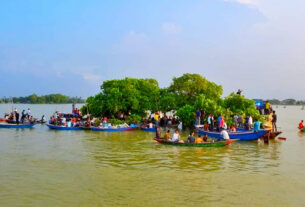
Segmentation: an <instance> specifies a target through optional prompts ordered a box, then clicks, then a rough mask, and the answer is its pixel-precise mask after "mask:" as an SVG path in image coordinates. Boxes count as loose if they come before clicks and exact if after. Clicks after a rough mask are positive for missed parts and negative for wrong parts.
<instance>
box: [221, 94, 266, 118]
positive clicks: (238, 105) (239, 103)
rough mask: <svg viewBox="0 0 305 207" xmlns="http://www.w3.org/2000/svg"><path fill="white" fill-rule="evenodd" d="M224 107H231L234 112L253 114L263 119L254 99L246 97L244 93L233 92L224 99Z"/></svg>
mask: <svg viewBox="0 0 305 207" xmlns="http://www.w3.org/2000/svg"><path fill="white" fill-rule="evenodd" d="M223 107H224V109H229V110H230V111H231V112H232V113H233V114H244V115H248V114H249V115H251V116H252V117H253V118H254V119H259V120H261V119H262V116H261V115H260V114H259V111H258V110H257V109H256V107H255V102H254V101H253V100H249V99H246V98H245V97H244V96H242V95H237V94H235V93H231V94H230V95H229V96H227V97H226V98H225V99H224V102H223Z"/></svg>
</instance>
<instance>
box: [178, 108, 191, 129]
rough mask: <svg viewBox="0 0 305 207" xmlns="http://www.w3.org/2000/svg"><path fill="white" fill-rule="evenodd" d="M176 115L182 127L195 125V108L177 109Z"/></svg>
mask: <svg viewBox="0 0 305 207" xmlns="http://www.w3.org/2000/svg"><path fill="white" fill-rule="evenodd" d="M176 115H177V116H178V117H179V120H180V121H182V123H183V127H192V126H193V125H194V123H195V107H194V106H191V105H185V106H183V107H181V108H179V109H178V111H177V113H176Z"/></svg>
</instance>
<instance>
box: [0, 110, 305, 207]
mask: <svg viewBox="0 0 305 207" xmlns="http://www.w3.org/2000/svg"><path fill="white" fill-rule="evenodd" d="M14 107H17V108H18V110H19V111H21V110H22V109H27V108H28V107H30V108H31V111H32V114H33V115H34V116H36V117H40V116H41V115H43V114H45V115H47V117H49V116H50V115H51V113H52V112H54V111H55V110H59V111H64V112H70V111H71V105H15V106H14ZM10 108H11V106H10V105H0V115H1V116H2V114H3V113H5V112H7V111H8V110H9V109H10ZM276 110H277V113H278V125H279V126H280V127H281V129H282V130H283V131H284V133H283V134H282V135H281V136H282V137H286V138H287V141H280V140H275V141H272V142H270V143H269V144H264V143H261V142H237V143H234V144H233V145H230V146H228V147H223V148H186V147H173V146H163V145H159V144H157V143H155V142H154V141H153V140H152V138H153V136H154V134H153V133H148V132H142V131H140V130H138V131H133V132H120V133H105V132H92V131H52V130H49V129H48V128H47V127H46V126H44V125H36V126H35V127H34V128H33V129H27V130H26V129H24V130H18V129H17V130H16V129H0V206H6V207H10V206H12V207H16V206H31V207H36V206H37V207H41V206H44V207H48V206H50V207H54V206H61V207H71V206H73V207H74V206H90V207H95V206H132V207H137V206H139V207H144V206H145V207H150V206H158V207H162V206H164V207H170V206H193V207H194V206H248V207H249V206H304V205H305V196H304V194H305V134H304V135H303V134H299V133H298V130H297V128H296V127H297V124H298V122H299V121H300V120H301V119H305V111H303V110H301V107H296V106H289V107H287V108H285V109H284V108H283V107H279V108H277V109H276Z"/></svg>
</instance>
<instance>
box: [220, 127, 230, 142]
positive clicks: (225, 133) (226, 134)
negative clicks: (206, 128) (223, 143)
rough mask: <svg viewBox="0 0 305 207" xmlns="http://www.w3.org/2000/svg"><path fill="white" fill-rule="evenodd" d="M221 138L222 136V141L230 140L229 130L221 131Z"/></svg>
mask: <svg viewBox="0 0 305 207" xmlns="http://www.w3.org/2000/svg"><path fill="white" fill-rule="evenodd" d="M220 136H221V138H222V139H225V140H227V139H230V136H229V134H228V132H227V130H225V129H222V130H221V132H220Z"/></svg>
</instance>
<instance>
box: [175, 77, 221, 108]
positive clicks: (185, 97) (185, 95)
mask: <svg viewBox="0 0 305 207" xmlns="http://www.w3.org/2000/svg"><path fill="white" fill-rule="evenodd" d="M169 91H170V92H172V93H174V94H175V95H176V101H177V104H178V106H179V107H181V106H184V105H186V104H193V103H194V101H195V99H196V97H197V96H198V95H200V94H203V95H204V96H205V97H206V98H207V99H212V100H218V99H220V96H221V95H222V86H220V85H217V84H215V83H213V82H210V81H208V80H207V79H206V78H204V77H202V76H201V75H199V74H190V73H186V74H184V75H183V76H181V77H178V78H176V77H174V78H173V83H172V84H171V85H170V87H169Z"/></svg>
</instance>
